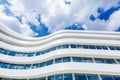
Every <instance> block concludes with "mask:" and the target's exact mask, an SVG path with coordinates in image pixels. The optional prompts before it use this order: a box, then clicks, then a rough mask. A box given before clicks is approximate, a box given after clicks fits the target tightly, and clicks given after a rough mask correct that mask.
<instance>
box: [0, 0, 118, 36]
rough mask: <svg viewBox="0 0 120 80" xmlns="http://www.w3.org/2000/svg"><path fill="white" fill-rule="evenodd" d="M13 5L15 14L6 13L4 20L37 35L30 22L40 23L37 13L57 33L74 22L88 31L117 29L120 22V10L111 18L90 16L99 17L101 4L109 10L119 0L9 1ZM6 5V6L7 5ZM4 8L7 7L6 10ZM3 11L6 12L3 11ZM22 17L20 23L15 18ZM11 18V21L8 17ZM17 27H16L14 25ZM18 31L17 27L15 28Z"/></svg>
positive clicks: (32, 34)
mask: <svg viewBox="0 0 120 80" xmlns="http://www.w3.org/2000/svg"><path fill="white" fill-rule="evenodd" d="M8 1H9V3H10V6H9V7H8V8H9V9H10V11H11V12H12V13H13V16H7V15H6V14H3V13H0V15H1V14H2V15H3V16H4V17H3V18H1V19H0V21H1V22H2V23H4V24H6V25H7V26H10V28H11V29H14V28H19V29H18V31H17V32H19V33H22V34H24V35H27V36H34V35H36V33H35V32H33V31H32V30H31V29H30V27H29V25H28V24H27V23H28V22H30V23H33V24H35V25H36V27H37V26H39V24H40V23H39V21H38V20H37V18H36V16H37V14H40V15H41V21H42V22H43V23H44V24H45V25H46V26H47V27H48V29H49V32H55V31H57V30H62V29H64V28H66V27H68V26H70V25H72V24H74V23H82V24H84V25H83V26H84V28H85V29H87V30H111V31H113V30H115V29H116V28H117V27H118V26H120V24H119V22H118V21H119V20H115V18H116V17H117V18H119V19H120V17H118V15H120V11H117V12H114V13H113V14H112V15H111V16H110V19H109V20H108V21H104V20H100V19H96V20H95V21H94V22H93V21H91V20H90V19H89V17H90V15H92V14H93V15H94V16H98V15H99V13H98V12H97V9H98V8H99V7H102V8H104V11H106V10H107V9H109V8H111V7H114V6H118V1H119V0H110V1H107V0H106V1H105V0H98V1H96V0H67V1H70V2H71V3H70V4H69V5H66V4H65V0H8ZM3 8H4V7H3ZM2 10H3V9H2ZM1 12H2V11H1ZM16 16H22V17H21V20H22V22H21V23H20V22H19V21H18V20H17V19H16V18H15V17H16ZM6 18H8V19H9V20H7V19H6ZM13 25H14V26H17V27H12V26H13ZM14 30H17V29H14Z"/></svg>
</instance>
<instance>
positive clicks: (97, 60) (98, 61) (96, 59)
mask: <svg viewBox="0 0 120 80" xmlns="http://www.w3.org/2000/svg"><path fill="white" fill-rule="evenodd" d="M94 59H95V62H96V63H105V60H104V59H101V58H94Z"/></svg>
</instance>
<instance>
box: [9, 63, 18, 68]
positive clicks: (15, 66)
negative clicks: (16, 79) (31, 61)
mask: <svg viewBox="0 0 120 80" xmlns="http://www.w3.org/2000/svg"><path fill="white" fill-rule="evenodd" d="M9 69H18V66H17V65H15V64H10V66H9Z"/></svg>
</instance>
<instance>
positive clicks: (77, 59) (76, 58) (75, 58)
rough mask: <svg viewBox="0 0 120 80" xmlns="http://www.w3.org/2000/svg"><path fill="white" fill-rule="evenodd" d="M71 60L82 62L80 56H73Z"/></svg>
mask: <svg viewBox="0 0 120 80" xmlns="http://www.w3.org/2000/svg"><path fill="white" fill-rule="evenodd" d="M73 62H83V60H82V58H81V57H73Z"/></svg>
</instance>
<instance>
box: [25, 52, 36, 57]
mask: <svg viewBox="0 0 120 80" xmlns="http://www.w3.org/2000/svg"><path fill="white" fill-rule="evenodd" d="M26 54H27V56H28V57H32V56H34V53H26Z"/></svg>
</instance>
